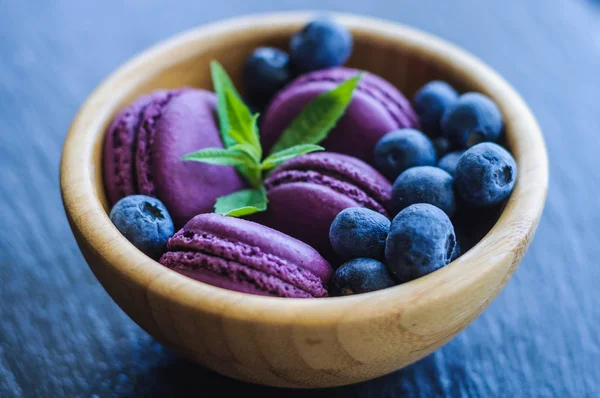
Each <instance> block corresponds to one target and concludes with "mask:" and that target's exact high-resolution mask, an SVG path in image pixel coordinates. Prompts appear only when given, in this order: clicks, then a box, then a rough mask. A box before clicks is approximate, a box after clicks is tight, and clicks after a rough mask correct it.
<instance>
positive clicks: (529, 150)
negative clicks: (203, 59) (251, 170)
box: [60, 11, 548, 325]
mask: <svg viewBox="0 0 600 398" xmlns="http://www.w3.org/2000/svg"><path fill="white" fill-rule="evenodd" d="M317 13H324V12H323V11H319V12H312V11H288V12H270V13H256V14H249V15H244V16H238V17H233V18H228V19H224V20H219V21H214V22H211V23H208V24H204V25H202V26H199V27H195V28H192V29H188V30H185V31H182V32H181V33H179V34H176V35H174V36H171V37H169V38H167V39H164V40H162V41H160V42H158V43H156V44H154V45H153V46H151V47H149V48H147V49H145V50H143V51H141V52H139V53H138V54H135V55H134V56H133V57H132V58H130V59H129V60H127V61H126V62H125V63H124V64H122V65H121V66H119V67H118V68H117V69H116V70H114V71H113V72H112V73H111V74H110V75H109V76H107V77H106V78H105V79H104V80H103V81H102V82H100V84H99V85H98V86H97V87H96V88H95V89H94V90H93V91H92V92H91V93H90V95H89V96H88V97H87V99H86V100H85V101H84V103H83V104H82V106H81V107H80V109H79V110H78V112H77V113H76V115H75V117H74V119H73V121H72V123H71V126H70V128H69V131H68V134H67V136H66V138H65V141H64V145H63V153H62V156H61V164H60V189H61V196H62V200H63V206H64V209H65V212H66V214H67V218H68V220H69V223H70V225H71V228H72V229H73V232H76V233H77V234H79V235H80V236H81V237H82V239H84V241H85V242H86V243H87V244H88V245H89V246H91V248H92V249H93V250H94V251H95V252H96V253H97V254H99V255H100V256H101V258H102V260H103V262H104V263H105V264H106V265H107V266H110V267H113V268H114V270H115V271H117V272H118V273H119V274H120V275H121V277H123V278H126V279H127V280H128V281H129V282H130V283H133V284H136V285H140V286H143V287H144V288H145V289H147V290H148V292H147V296H149V295H158V296H160V297H161V299H164V300H166V301H169V302H170V305H180V306H184V307H187V308H191V309H194V310H199V311H202V312H206V313H218V314H220V315H221V316H226V317H228V318H234V319H238V320H252V321H256V319H257V317H259V318H260V320H261V322H263V323H279V324H281V323H294V324H304V325H308V324H313V325H314V324H324V323H329V322H331V321H334V320H336V319H337V318H338V317H339V314H342V313H345V311H347V310H351V311H360V312H361V313H362V314H363V315H362V319H363V320H367V319H369V318H370V317H376V316H379V315H380V314H382V313H385V312H390V311H395V310H396V311H397V308H398V306H402V305H405V304H408V303H413V302H415V300H416V297H418V300H419V303H420V304H424V303H427V302H431V301H438V300H450V299H452V297H455V295H456V294H459V293H460V291H462V290H464V289H469V288H472V287H473V286H476V285H477V284H478V283H480V282H481V281H483V280H484V278H486V277H488V276H489V273H494V272H496V273H497V272H498V268H499V267H500V264H502V263H504V262H506V261H511V265H510V267H509V268H508V270H504V269H503V270H502V272H501V273H500V274H499V275H498V276H495V277H502V278H504V280H503V282H502V283H501V286H500V287H499V288H498V290H497V291H494V292H490V296H495V295H496V294H497V293H498V292H499V290H500V289H501V288H502V287H503V285H504V284H505V283H506V282H507V281H508V279H510V277H511V276H512V273H513V272H514V270H515V269H516V267H517V266H518V264H519V262H520V259H521V256H522V254H523V253H524V251H525V250H526V248H527V247H528V245H529V243H530V241H531V239H532V238H533V235H534V233H535V230H536V228H537V225H538V223H539V220H540V217H541V215H542V212H543V208H544V206H545V201H546V195H547V189H548V159H547V152H546V146H545V143H544V139H543V137H542V133H541V131H540V128H539V126H538V124H537V121H536V120H535V118H534V116H533V114H532V113H531V111H530V109H529V108H528V106H527V105H526V103H525V102H524V100H523V99H522V98H521V96H520V95H519V94H518V93H517V92H516V91H515V90H514V89H513V88H512V87H511V86H510V85H509V83H508V82H506V81H505V80H504V79H503V78H502V77H501V76H500V75H499V74H498V73H497V72H496V71H494V70H493V69H492V68H491V67H489V66H488V65H486V64H485V63H484V62H483V61H481V60H480V59H479V58H477V57H476V56H474V55H473V54H471V53H469V52H467V51H466V50H464V49H462V48H460V47H458V46H457V45H455V44H453V43H450V42H449V41H447V40H445V39H442V38H440V37H437V36H435V35H433V34H431V33H428V32H425V31H422V30H420V29H418V28H415V27H412V26H407V25H404V24H401V23H398V22H393V21H389V20H385V19H380V18H375V17H370V16H363V15H356V14H349V13H340V12H327V14H328V15H331V16H333V17H334V18H336V19H337V20H339V21H340V22H342V23H343V24H345V25H346V26H348V27H349V28H350V29H351V30H353V31H354V34H362V35H370V36H373V37H377V38H381V39H384V40H390V41H394V42H397V43H402V45H404V46H413V47H419V51H422V52H423V53H424V54H426V55H427V56H428V57H432V58H434V59H435V60H436V61H437V62H441V63H443V64H444V66H446V67H448V68H452V70H453V71H454V72H455V73H458V74H464V76H467V74H468V75H469V79H471V81H472V82H474V83H475V84H476V85H477V86H480V88H481V89H482V90H484V91H486V93H487V94H488V95H490V96H491V97H492V98H493V99H494V100H495V101H496V102H497V103H498V105H499V106H500V108H501V109H502V111H503V112H504V113H505V115H506V116H507V117H506V118H505V119H506V120H507V123H508V122H510V123H511V126H512V129H511V131H515V130H516V131H520V132H522V134H521V135H520V136H519V137H515V136H514V135H512V134H508V135H507V141H508V143H509V145H510V146H511V149H512V150H513V154H514V156H515V159H516V161H517V164H518V166H519V169H518V170H519V173H518V177H517V183H516V185H515V188H514V190H513V193H512V195H511V198H510V199H509V200H508V203H507V204H506V207H505V209H504V210H503V212H502V214H501V216H500V218H499V219H498V220H497V222H496V224H495V225H494V226H493V227H492V229H491V230H490V231H489V232H488V233H487V234H486V236H485V237H484V238H482V239H481V240H480V241H479V242H478V243H477V244H476V245H475V246H474V247H472V248H471V249H470V250H469V251H467V252H466V253H464V254H463V255H462V256H461V257H459V258H458V259H456V260H455V261H453V262H452V263H450V264H448V265H447V266H446V267H443V268H442V269H440V270H437V271H435V272H433V273H430V274H428V275H426V276H424V277H421V278H418V279H416V280H413V281H410V282H408V283H404V284H401V285H397V286H394V287H391V288H387V289H383V290H379V291H376V292H371V293H363V294H360V295H354V296H346V297H327V298H319V299H305V298H302V299H295V298H278V297H265V296H258V295H251V294H246V293H241V292H235V291H230V290H226V289H222V288H219V287H215V286H211V285H208V284H205V283H202V282H198V281H194V280H191V279H190V278H188V277H186V276H183V275H180V274H178V273H176V272H174V271H172V270H170V269H167V268H166V267H164V266H162V265H161V264H159V263H158V262H156V261H154V260H152V259H150V258H148V257H147V256H145V255H144V254H143V253H142V252H140V251H139V250H137V249H136V248H135V247H134V246H133V245H132V244H131V243H130V242H129V241H127V240H126V239H125V238H124V237H123V236H122V235H121V234H120V233H119V231H118V230H117V229H116V228H115V227H114V225H113V224H112V223H111V222H110V219H109V217H108V214H107V212H106V203H105V202H103V199H102V197H103V195H102V193H99V192H97V188H96V186H97V183H98V181H99V179H100V178H101V171H100V170H97V168H96V167H95V164H96V160H97V159H96V157H95V156H98V154H97V152H98V150H97V149H96V150H95V149H94V148H95V147H97V146H98V144H97V141H98V139H99V138H98V135H99V134H101V133H103V131H102V132H101V131H100V126H101V125H103V123H104V121H105V120H106V118H107V117H108V115H109V114H111V113H112V112H114V110H115V107H116V104H118V103H119V102H120V101H121V100H122V97H123V96H124V95H125V94H124V93H127V92H129V91H131V90H133V89H134V88H135V87H138V86H139V85H140V84H141V82H142V80H143V76H140V68H143V69H144V70H145V72H144V73H145V74H146V75H148V74H149V72H148V70H150V71H151V72H156V71H158V70H160V68H162V67H164V66H168V65H174V64H176V63H178V62H180V61H181V60H184V59H185V58H186V55H185V54H181V53H182V52H181V51H180V52H179V53H177V49H180V48H182V47H184V46H186V45H189V44H190V43H197V42H199V41H200V40H201V39H203V38H204V39H206V38H209V37H221V36H223V35H225V36H228V37H229V36H233V37H235V35H238V34H239V35H243V34H244V33H245V32H246V33H247V32H250V31H252V30H255V29H257V28H260V29H263V30H265V29H266V30H270V31H272V32H278V31H281V30H282V29H283V30H288V31H289V30H291V29H296V28H297V27H299V26H301V25H302V24H303V23H305V22H306V21H308V20H309V19H310V18H311V17H314V15H315V14H317ZM206 42H207V41H206V40H205V41H204V43H206ZM207 45H209V44H207ZM167 52H169V53H170V54H171V55H174V56H172V57H163V56H161V55H162V54H164V53H167ZM150 60H152V61H153V62H152V63H150V62H149V61H150ZM157 60H158V62H156V61H157ZM150 64H152V65H151V66H150V67H149V65H150ZM115 92H121V93H123V94H122V95H120V96H119V95H115ZM100 186H102V185H100ZM500 241H501V248H500V247H499V245H500V243H498V242H500ZM507 256H509V257H510V258H509V257H507ZM474 262H475V263H477V264H478V267H476V268H473V267H472V264H473V263H474ZM470 265H471V266H470ZM466 270H468V271H469V273H468V274H465V272H464V271H466ZM487 304H488V303H481V306H482V307H483V306H485V305H487Z"/></svg>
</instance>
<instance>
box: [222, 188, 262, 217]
mask: <svg viewBox="0 0 600 398" xmlns="http://www.w3.org/2000/svg"><path fill="white" fill-rule="evenodd" d="M267 203H268V200H267V193H266V191H265V189H264V188H263V187H261V188H257V189H243V190H241V191H237V192H234V193H232V194H229V195H226V196H221V197H220V198H218V199H217V201H216V203H215V213H218V214H221V215H224V216H232V217H240V216H245V215H248V214H253V213H256V212H259V211H265V210H266V209H267Z"/></svg>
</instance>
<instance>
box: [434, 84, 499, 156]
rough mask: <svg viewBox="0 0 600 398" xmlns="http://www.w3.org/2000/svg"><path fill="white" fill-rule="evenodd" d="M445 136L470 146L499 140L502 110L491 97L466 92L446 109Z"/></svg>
mask: <svg viewBox="0 0 600 398" xmlns="http://www.w3.org/2000/svg"><path fill="white" fill-rule="evenodd" d="M441 123H442V135H443V136H445V137H448V139H450V141H451V142H452V143H453V144H454V145H456V146H457V147H458V148H470V147H472V146H473V145H476V144H479V143H481V142H484V141H492V142H493V141H496V140H497V139H498V137H499V136H500V134H501V133H502V128H503V118H502V113H500V109H499V108H498V106H497V105H496V104H495V103H494V101H492V100H491V99H490V98H489V97H487V96H485V95H483V94H480V93H466V94H463V95H461V96H460V97H459V98H458V100H457V101H455V102H454V103H453V104H452V105H450V106H449V107H448V109H446V112H444V116H443V117H442V122H441Z"/></svg>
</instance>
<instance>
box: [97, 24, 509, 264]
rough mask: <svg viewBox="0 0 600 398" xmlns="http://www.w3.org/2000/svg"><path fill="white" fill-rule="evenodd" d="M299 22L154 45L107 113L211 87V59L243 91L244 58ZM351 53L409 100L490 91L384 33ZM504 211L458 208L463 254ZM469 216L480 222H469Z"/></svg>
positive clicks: (365, 38)
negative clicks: (172, 91)
mask: <svg viewBox="0 0 600 398" xmlns="http://www.w3.org/2000/svg"><path fill="white" fill-rule="evenodd" d="M298 28H300V26H294V25H286V26H276V27H272V28H271V29H269V28H265V29H259V30H258V29H257V30H248V31H243V32H240V34H233V33H222V35H216V36H215V37H214V38H213V39H212V40H210V42H207V41H206V40H205V39H202V38H201V37H200V36H198V38H195V37H194V36H190V37H189V38H188V39H186V40H181V41H180V42H179V43H178V44H175V45H169V46H166V47H164V48H161V47H158V48H155V49H153V51H151V52H148V53H146V54H143V55H142V56H141V57H139V58H138V59H137V60H136V62H137V64H134V65H132V66H130V69H131V70H130V71H126V72H123V73H128V74H129V76H130V78H131V79H130V81H131V84H130V85H129V86H128V87H125V88H123V90H121V91H119V93H117V95H116V96H115V100H116V101H117V102H116V103H115V104H116V106H114V107H113V109H111V112H110V113H109V116H111V117H112V116H114V115H115V114H116V112H117V111H118V110H119V109H121V108H122V107H124V106H125V105H127V104H128V103H130V102H131V101H133V100H134V99H135V98H136V97H137V96H139V95H141V94H144V93H148V92H150V91H152V90H155V89H159V88H175V87H182V86H192V87H197V88H204V89H208V90H213V86H212V81H211V75H210V61H211V60H217V61H219V62H220V63H221V64H222V65H223V66H224V67H225V69H226V70H227V72H228V74H229V75H230V76H231V77H232V79H233V81H234V83H235V85H236V87H237V88H238V90H239V91H240V92H241V94H242V95H244V92H243V86H242V84H241V83H242V82H241V75H242V68H243V64H244V61H245V60H246V59H247V57H248V56H249V55H250V53H251V52H252V51H253V50H254V49H255V48H256V47H258V46H274V47H278V48H281V49H284V50H288V48H289V47H288V42H289V37H290V36H291V34H292V33H293V32H294V31H295V30H296V29H298ZM353 33H354V47H353V52H352V55H351V57H350V59H349V60H348V62H347V63H346V66H350V67H354V68H358V69H362V70H366V71H369V72H371V73H374V74H377V75H379V76H381V77H383V78H385V79H386V80H388V81H389V82H390V83H392V84H393V85H394V86H395V87H396V88H398V89H399V90H400V91H401V92H402V93H403V94H404V95H405V96H406V97H407V98H409V99H411V100H412V98H413V96H414V94H415V92H416V91H417V90H418V89H419V88H420V87H422V86H423V85H424V84H426V83H427V82H429V81H432V80H444V81H446V82H448V83H450V84H451V85H453V86H454V87H455V88H456V89H457V90H458V91H459V92H466V91H481V92H484V93H485V94H488V95H490V96H491V97H492V98H493V93H487V92H485V86H484V84H483V83H482V82H480V81H478V80H477V79H472V78H471V76H469V73H468V71H465V70H462V69H461V67H460V66H458V65H455V64H454V63H453V62H452V61H451V59H449V58H448V57H444V56H442V54H440V53H436V52H434V51H430V50H427V49H425V48H423V47H421V46H419V43H418V42H416V43H415V42H411V41H404V40H402V38H399V37H394V36H389V37H382V36H381V35H379V34H376V33H375V32H371V31H368V30H360V29H359V28H356V29H355V30H354V31H353ZM109 123H110V118H107V119H106V120H104V128H106V127H107V126H108V124H109ZM511 136H512V132H511V123H510V121H508V123H506V124H505V134H504V137H509V138H510V137H511ZM102 139H103V136H102V134H99V135H98V137H97V145H96V146H95V148H96V153H95V155H96V156H95V161H96V162H97V163H96V165H95V167H96V170H102V167H101V157H102V154H101V141H102ZM510 141H511V140H510V139H508V140H505V139H504V138H503V142H502V144H503V145H504V146H505V147H506V148H507V149H508V150H510V148H511V145H510V144H511V142H510ZM97 183H98V184H99V185H98V187H97V188H98V189H97V192H98V194H99V195H100V196H101V197H100V200H101V201H102V203H103V204H104V207H105V209H106V211H107V212H108V211H109V207H108V204H107V199H106V197H105V195H104V189H103V187H102V186H101V184H102V178H101V176H100V177H99V178H98V180H97ZM502 210H503V206H498V207H497V208H494V209H491V210H486V211H484V212H480V213H477V212H475V213H469V214H462V213H460V212H459V214H457V215H456V216H455V217H454V219H453V222H455V223H457V224H458V223H462V224H464V225H469V224H471V225H472V227H468V228H463V230H467V231H468V234H469V236H468V237H463V238H460V239H462V242H461V246H463V247H462V249H463V252H464V251H465V250H468V249H469V248H470V247H472V246H473V245H474V244H475V243H477V242H478V241H479V240H480V239H481V238H483V237H484V236H485V235H486V234H487V232H488V231H489V230H490V229H491V228H492V227H493V225H494V224H495V223H496V221H497V220H498V218H499V216H500V215H501V213H502ZM473 220H478V221H477V222H473Z"/></svg>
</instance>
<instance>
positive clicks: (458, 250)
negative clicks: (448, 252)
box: [450, 236, 463, 261]
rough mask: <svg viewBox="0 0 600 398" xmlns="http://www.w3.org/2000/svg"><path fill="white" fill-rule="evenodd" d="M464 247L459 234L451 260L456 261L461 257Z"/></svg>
mask: <svg viewBox="0 0 600 398" xmlns="http://www.w3.org/2000/svg"><path fill="white" fill-rule="evenodd" d="M462 254H463V253H462V247H461V245H460V239H459V238H458V236H457V237H456V246H454V251H453V252H452V258H451V259H450V261H454V260H456V259H457V258H459V257H460V256H462Z"/></svg>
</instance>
